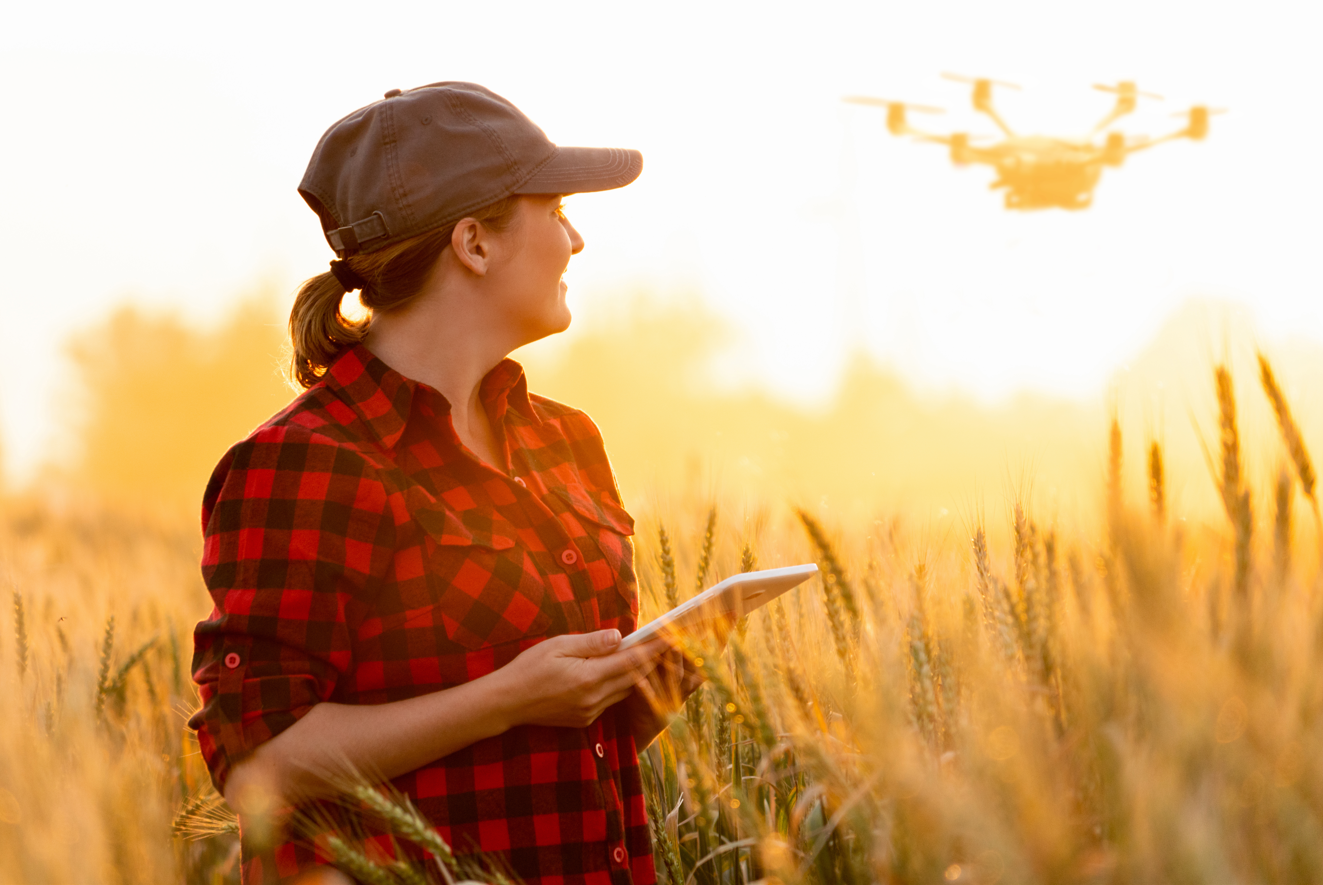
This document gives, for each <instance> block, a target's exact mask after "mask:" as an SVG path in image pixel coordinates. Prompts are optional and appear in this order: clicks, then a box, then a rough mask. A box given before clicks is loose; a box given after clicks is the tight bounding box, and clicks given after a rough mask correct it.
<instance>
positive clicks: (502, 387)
mask: <svg viewBox="0 0 1323 885" xmlns="http://www.w3.org/2000/svg"><path fill="white" fill-rule="evenodd" d="M325 383H326V386H327V388H328V389H330V391H331V392H332V393H334V394H335V395H336V396H337V397H338V398H339V399H340V400H342V401H343V402H344V403H345V405H347V406H349V408H350V409H352V410H353V411H354V413H355V414H356V415H357V416H358V417H359V418H360V419H361V420H362V421H363V423H364V424H366V425H367V427H368V429H369V430H370V431H371V432H372V434H373V435H374V436H376V437H377V439H379V440H380V441H381V443H382V444H383V445H384V446H386V448H388V449H393V448H395V445H396V443H398V442H399V441H400V437H401V436H403V435H404V428H405V425H406V424H408V422H409V415H410V414H411V412H412V410H413V400H414V396H415V395H416V394H417V392H418V389H419V388H423V387H426V385H423V384H421V383H419V382H417V381H414V380H413V379H412V378H406V377H404V376H403V375H401V374H400V373H399V372H397V371H395V370H394V369H392V368H391V367H390V366H388V365H386V363H385V362H383V361H382V360H380V359H378V358H377V357H376V356H375V355H373V353H372V351H370V350H368V349H367V348H366V347H364V346H363V345H361V344H356V345H354V346H353V347H351V348H349V349H348V350H346V351H345V352H344V353H343V354H341V355H340V356H339V357H338V358H337V359H336V361H335V362H334V363H332V364H331V367H330V368H329V369H328V370H327V371H326V377H325ZM433 395H434V396H435V397H436V398H437V399H438V400H440V401H441V402H442V403H443V404H444V407H445V410H446V412H447V413H448V412H449V410H450V403H449V402H448V401H447V400H446V398H445V397H444V396H442V395H441V394H440V393H437V392H435V391H433ZM478 396H479V397H480V398H481V400H482V402H483V404H484V405H485V406H486V407H487V410H488V414H489V415H490V416H491V417H492V419H493V420H495V421H497V422H501V421H504V420H505V414H506V412H507V411H509V409H510V408H514V409H515V411H517V412H519V413H520V414H522V415H523V416H524V417H526V418H528V420H530V421H531V422H533V423H534V424H541V423H542V421H541V419H540V418H538V416H537V413H536V412H535V411H534V410H533V403H532V401H531V400H530V399H529V397H528V379H527V378H526V377H525V376H524V368H523V366H521V365H519V363H517V362H515V361H514V360H512V359H510V358H508V357H507V358H506V359H503V360H501V361H500V362H499V363H497V364H496V366H495V367H494V368H493V369H492V370H491V371H490V372H488V373H487V374H486V375H485V376H484V377H483V379H482V384H481V386H480V387H479V389H478Z"/></svg>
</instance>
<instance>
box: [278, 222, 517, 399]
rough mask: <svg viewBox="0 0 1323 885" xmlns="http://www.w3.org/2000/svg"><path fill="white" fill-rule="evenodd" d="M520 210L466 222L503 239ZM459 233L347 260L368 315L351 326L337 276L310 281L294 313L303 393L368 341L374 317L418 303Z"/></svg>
mask: <svg viewBox="0 0 1323 885" xmlns="http://www.w3.org/2000/svg"><path fill="white" fill-rule="evenodd" d="M518 208H519V198H518V196H509V197H506V198H505V199H503V200H499V201H497V202H495V203H492V204H491V205H490V206H486V207H484V208H483V209H480V210H478V211H477V212H475V213H473V214H472V215H470V216H466V217H468V218H473V219H475V220H477V221H479V222H481V223H482V224H483V225H484V226H485V227H487V228H489V229H491V230H493V231H496V232H497V233H500V232H502V231H504V230H506V229H507V228H508V227H509V226H510V224H511V223H512V222H513V221H514V219H515V213H516V212H517V210H518ZM461 220H462V219H461ZM456 224H458V222H456ZM454 232H455V224H450V225H447V226H446V227H443V228H439V229H437V230H432V231H427V232H426V233H421V234H418V235H417V236H413V237H410V238H409V239H407V240H401V241H399V242H398V243H391V244H389V245H387V246H383V247H381V248H380V249H377V250H375V251H372V252H366V253H360V254H358V255H353V256H350V257H349V258H346V259H344V260H343V265H342V267H343V268H347V270H348V271H349V273H348V274H346V273H344V271H343V269H342V270H341V274H340V275H341V276H344V277H345V278H346V279H347V280H351V281H352V280H353V279H354V277H357V278H358V279H359V280H362V282H363V286H362V289H361V290H360V292H359V300H360V301H361V302H362V304H363V307H365V308H366V309H367V314H368V315H367V317H365V318H364V319H361V320H351V319H349V318H348V317H346V316H345V315H344V314H343V313H341V312H340V302H341V301H343V300H344V297H345V295H347V294H348V293H349V291H350V289H349V288H348V287H347V286H346V285H345V284H344V283H342V282H341V281H340V280H339V279H338V278H337V277H336V274H334V273H332V272H331V271H329V270H328V271H326V272H324V273H320V274H318V275H317V276H315V277H312V278H311V279H309V280H306V281H305V282H304V283H303V285H302V286H300V287H299V292H298V294H297V295H296V296H294V307H293V309H292V310H290V313H289V338H290V344H291V349H292V350H293V353H292V355H291V358H290V374H291V375H292V376H293V379H292V380H293V381H295V382H296V383H297V384H298V385H299V386H301V387H304V388H308V387H312V386H313V385H314V384H316V383H317V382H318V381H319V380H321V377H322V376H323V375H325V374H326V370H327V369H329V368H330V367H331V364H332V363H334V362H335V361H336V359H338V358H339V357H340V355H341V354H342V353H344V352H345V351H346V350H348V349H349V348H351V347H353V346H354V345H355V344H359V343H361V342H362V341H363V338H364V337H365V336H366V335H367V330H368V328H369V327H370V326H371V324H372V316H373V314H375V313H377V312H378V311H381V312H385V311H390V310H395V309H398V308H400V307H403V306H404V305H405V304H407V303H408V302H410V301H412V300H413V298H414V297H415V296H416V295H417V294H418V293H419V292H421V291H422V288H423V284H424V283H425V282H426V281H427V277H428V275H429V274H430V273H431V272H432V268H433V267H434V266H435V265H436V261H437V259H438V258H439V257H440V256H441V252H442V250H443V249H445V247H446V246H448V245H450V237H451V235H452V234H453V233H454ZM351 275H352V276H351Z"/></svg>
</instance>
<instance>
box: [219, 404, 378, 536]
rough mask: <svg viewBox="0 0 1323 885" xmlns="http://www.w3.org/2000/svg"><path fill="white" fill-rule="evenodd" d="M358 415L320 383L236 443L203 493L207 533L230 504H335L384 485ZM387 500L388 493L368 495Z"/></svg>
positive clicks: (375, 453)
mask: <svg viewBox="0 0 1323 885" xmlns="http://www.w3.org/2000/svg"><path fill="white" fill-rule="evenodd" d="M354 418H355V416H354V414H353V412H352V411H351V410H350V409H349V407H348V406H346V405H345V404H344V403H343V402H341V401H340V400H339V399H338V398H336V396H335V395H334V394H333V393H331V392H330V391H329V390H327V389H326V388H325V386H324V385H322V384H318V385H315V386H313V387H312V388H309V389H308V390H306V391H304V392H303V393H302V394H300V395H299V396H298V397H297V398H295V400H294V401H293V402H292V403H290V404H289V405H288V406H286V407H285V408H284V409H283V410H281V411H280V412H278V413H277V414H275V415H273V416H272V417H271V418H270V419H268V420H267V421H266V422H265V423H264V424H262V425H261V426H259V427H258V428H257V429H256V430H254V431H253V432H252V433H250V434H249V435H248V436H247V437H245V438H244V439H242V440H240V441H239V442H237V443H235V444H234V445H233V446H231V447H230V449H229V450H228V451H227V452H226V453H225V454H224V455H223V456H222V457H221V459H220V462H219V463H218V464H217V465H216V468H215V469H214V470H213V471H212V474H211V479H210V481H209V482H208V483H207V488H206V491H205V492H204V494H203V503H202V512H203V527H204V528H205V527H206V525H207V523H208V521H209V515H210V513H211V512H212V511H213V509H214V508H215V507H216V505H217V503H218V502H220V501H222V500H225V499H234V498H244V499H281V500H307V499H318V498H320V499H322V500H331V499H339V498H343V497H344V496H345V495H346V494H348V495H351V496H353V499H354V503H355V504H357V503H359V499H361V498H362V497H363V489H362V486H363V484H364V482H365V481H366V482H367V483H368V484H370V485H376V486H381V483H380V481H379V480H378V478H377V474H378V472H379V471H380V469H381V467H382V465H381V463H380V459H379V454H378V453H377V452H376V451H375V449H374V448H373V447H372V446H371V445H369V444H367V443H366V441H365V440H364V439H363V438H362V437H361V436H360V435H359V433H357V432H356V427H355V423H356V422H355V420H354ZM369 497H370V498H378V499H382V500H381V503H383V504H384V491H379V492H378V493H377V494H372V495H369Z"/></svg>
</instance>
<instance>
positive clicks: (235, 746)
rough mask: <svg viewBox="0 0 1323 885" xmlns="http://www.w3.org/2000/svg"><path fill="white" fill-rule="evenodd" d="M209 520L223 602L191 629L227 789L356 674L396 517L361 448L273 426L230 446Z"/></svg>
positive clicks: (219, 784)
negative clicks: (248, 760)
mask: <svg viewBox="0 0 1323 885" xmlns="http://www.w3.org/2000/svg"><path fill="white" fill-rule="evenodd" d="M202 523H203V534H204V546H203V553H202V576H203V580H204V581H205V583H206V585H207V589H208V591H209V592H210V594H211V597H212V601H213V603H214V605H215V608H214V609H213V611H212V614H211V617H209V618H208V619H207V620H205V621H202V622H200V623H199V624H198V625H197V628H196V630H195V631H194V655H193V668H192V669H193V679H194V681H195V682H196V683H197V684H198V686H199V690H200V694H201V698H202V707H201V709H200V710H198V712H197V713H196V714H195V715H194V716H193V717H192V719H190V721H189V725H190V727H192V728H194V729H196V730H197V732H198V742H199V744H200V745H201V749H202V754H203V757H204V759H205V760H206V763H207V767H208V769H209V770H210V772H211V777H212V781H213V782H214V783H215V785H216V788H217V790H220V791H223V790H224V788H225V782H226V780H227V779H228V777H229V773H230V770H231V768H232V766H233V765H234V764H236V763H237V762H239V761H240V760H241V759H242V758H243V757H244V756H246V755H247V754H248V753H250V752H252V751H253V749H255V748H256V747H257V746H258V745H260V744H261V743H263V742H265V741H267V740H270V739H271V738H273V737H275V736H276V735H277V734H279V733H280V732H282V731H284V730H285V729H286V728H289V727H290V726H291V725H293V724H294V723H295V722H296V721H298V719H299V718H300V717H302V716H303V715H304V714H305V713H307V712H308V710H310V709H312V707H313V706H314V705H316V704H318V703H321V702H322V701H326V700H329V699H330V698H331V697H332V695H333V694H334V692H335V690H336V686H337V684H339V682H340V680H341V679H342V678H343V677H344V676H345V675H346V674H348V673H350V671H351V668H352V667H353V665H354V660H353V637H354V633H355V629H356V627H357V624H358V623H359V622H361V620H362V619H363V617H364V613H365V612H366V611H367V610H368V608H369V607H370V604H371V599H370V596H371V595H372V594H373V592H374V589H375V588H376V587H378V586H379V577H380V576H381V575H382V574H383V573H384V572H385V571H386V569H387V568H388V567H389V565H390V560H391V555H392V549H393V546H392V538H393V532H394V520H393V519H391V518H390V514H389V509H388V507H387V496H386V492H385V489H384V487H383V485H382V483H381V482H380V481H379V480H378V479H377V477H376V471H375V470H374V469H373V468H372V467H371V466H370V465H369V463H368V462H367V461H366V460H365V459H364V457H363V456H362V455H361V454H359V453H357V452H355V451H353V450H351V449H349V448H347V447H345V446H343V445H339V444H337V443H336V442H335V441H334V440H331V439H329V438H326V437H323V436H320V435H319V434H317V433H315V432H312V431H308V430H306V429H304V428H300V427H294V426H290V425H274V426H268V427H265V428H262V429H260V430H259V431H257V432H256V433H254V434H253V435H252V436H250V437H249V438H248V439H246V440H244V441H243V442H241V443H239V444H237V445H236V446H234V447H233V448H232V449H231V450H230V451H229V452H227V453H226V455H225V457H224V458H223V459H222V460H221V462H220V464H219V465H218V466H217V468H216V470H215V472H214V473H213V475H212V478H211V481H210V483H209V484H208V486H207V491H206V494H205V496H204V499H203V509H202Z"/></svg>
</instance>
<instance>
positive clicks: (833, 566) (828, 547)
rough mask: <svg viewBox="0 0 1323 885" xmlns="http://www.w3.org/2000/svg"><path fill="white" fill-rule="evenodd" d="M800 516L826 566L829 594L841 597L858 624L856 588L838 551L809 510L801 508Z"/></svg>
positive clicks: (852, 620)
mask: <svg viewBox="0 0 1323 885" xmlns="http://www.w3.org/2000/svg"><path fill="white" fill-rule="evenodd" d="M795 512H796V513H797V514H798V515H799V521H800V522H802V523H803V524H804V529H805V531H807V532H808V536H809V540H811V541H812V542H813V546H814V547H815V548H817V551H818V557H819V558H820V559H821V560H822V564H823V565H824V566H826V569H825V571H826V572H827V575H826V578H825V580H824V581H823V583H825V584H826V585H827V587H828V594H829V595H830V594H832V593H835V594H837V595H839V596H840V598H841V602H842V603H843V604H844V605H845V610H846V611H847V612H849V614H850V619H851V622H852V623H854V624H858V623H859V622H860V621H859V605H858V603H857V602H856V600H855V594H854V587H853V586H852V585H851V584H850V582H849V580H847V579H846V577H845V568H844V567H843V566H842V565H841V560H840V558H839V557H838V556H837V555H836V549H835V548H834V547H833V546H832V543H831V540H830V539H828V537H827V533H826V532H825V531H823V528H822V524H821V523H819V522H818V521H817V520H816V519H814V518H813V516H812V515H810V514H809V512H808V511H807V510H804V509H803V508H799V509H797V510H796V511H795Z"/></svg>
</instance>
